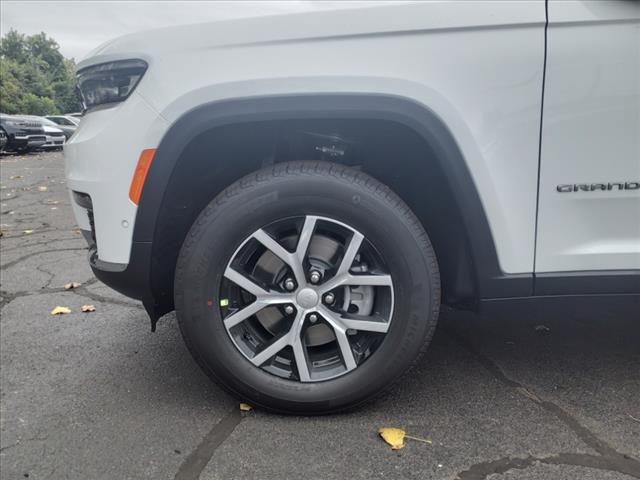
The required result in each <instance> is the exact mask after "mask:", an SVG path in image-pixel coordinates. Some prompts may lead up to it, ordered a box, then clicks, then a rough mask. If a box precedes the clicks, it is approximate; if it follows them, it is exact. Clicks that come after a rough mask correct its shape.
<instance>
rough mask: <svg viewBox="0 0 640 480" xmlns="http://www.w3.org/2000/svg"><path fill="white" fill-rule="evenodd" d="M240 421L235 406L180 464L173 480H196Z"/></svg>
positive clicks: (240, 418) (238, 412) (238, 411)
mask: <svg viewBox="0 0 640 480" xmlns="http://www.w3.org/2000/svg"><path fill="white" fill-rule="evenodd" d="M240 420H242V416H241V415H240V409H239V408H238V407H237V406H236V407H235V408H234V409H233V410H231V411H230V412H229V413H227V415H225V417H224V418H223V419H222V420H220V421H219V422H218V423H217V424H215V425H214V426H213V428H212V429H211V430H210V431H209V433H208V434H207V435H206V436H205V437H204V438H203V439H202V441H201V442H200V444H199V445H198V446H197V447H196V449H195V450H194V451H193V452H191V453H190V454H189V455H188V456H187V458H185V460H184V461H183V462H182V464H181V465H180V468H179V469H178V472H177V473H176V476H175V477H174V480H197V479H198V478H200V474H201V473H202V471H203V470H204V468H205V467H206V466H207V464H208V463H209V460H211V457H212V456H213V453H214V452H215V450H216V448H218V447H219V446H220V445H222V443H223V442H224V441H225V440H226V439H227V438H228V437H229V435H231V434H232V433H233V431H234V430H235V428H236V427H237V426H238V424H239V423H240Z"/></svg>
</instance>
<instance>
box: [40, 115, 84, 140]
mask: <svg viewBox="0 0 640 480" xmlns="http://www.w3.org/2000/svg"><path fill="white" fill-rule="evenodd" d="M56 118H62V120H58V121H59V122H60V123H58V122H57V121H55V120H53V119H51V118H50V117H41V120H42V124H43V125H45V126H49V127H53V128H57V129H59V130H62V133H64V137H65V139H66V140H69V137H70V136H71V135H73V133H74V132H75V131H76V129H77V128H78V124H77V123H73V122H72V121H71V120H67V119H66V118H64V117H63V116H62V117H56ZM63 121H65V122H66V123H63Z"/></svg>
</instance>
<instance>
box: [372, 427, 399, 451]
mask: <svg viewBox="0 0 640 480" xmlns="http://www.w3.org/2000/svg"><path fill="white" fill-rule="evenodd" d="M378 434H379V435H380V436H381V437H382V439H383V440H384V441H385V442H387V443H388V444H389V445H391V450H400V449H401V448H403V447H404V436H405V435H406V433H405V431H404V430H401V429H400V428H389V427H383V428H381V429H380V430H378Z"/></svg>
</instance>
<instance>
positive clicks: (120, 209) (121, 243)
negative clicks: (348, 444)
mask: <svg viewBox="0 0 640 480" xmlns="http://www.w3.org/2000/svg"><path fill="white" fill-rule="evenodd" d="M166 128H167V125H166V122H165V121H164V120H163V119H162V118H161V117H160V116H159V115H158V113H157V112H156V111H155V110H153V109H152V107H150V106H149V104H148V103H146V102H145V101H144V100H143V99H142V98H140V97H139V96H138V95H137V94H136V92H134V93H133V94H132V95H131V97H129V98H128V99H127V101H125V102H123V103H121V104H118V105H116V106H114V107H111V108H105V109H99V110H95V111H92V112H89V113H87V114H86V115H85V116H84V117H83V120H82V123H81V124H80V126H79V127H78V129H77V130H76V132H75V134H74V135H73V136H72V137H71V138H70V139H69V141H68V142H66V143H65V144H64V155H65V169H66V177H67V186H68V187H69V189H70V190H71V191H74V192H79V193H83V194H87V195H88V196H89V197H90V198H91V203H92V211H91V214H92V217H93V218H92V222H93V230H94V232H95V233H94V237H95V244H96V255H97V258H98V259H99V260H100V261H102V262H106V263H107V264H120V265H123V266H124V267H126V265H127V264H128V263H129V261H130V257H131V249H132V248H131V247H132V240H133V230H134V227H135V221H136V213H137V205H136V204H135V203H133V202H132V201H131V200H130V199H129V188H130V185H131V179H132V178H133V174H134V171H135V168H136V165H137V162H138V158H139V156H140V153H141V152H142V151H143V150H144V149H147V148H154V147H156V146H157V145H158V143H159V142H160V139H161V137H162V135H163V134H164V132H165V131H166ZM72 205H73V210H74V214H75V217H76V221H77V223H78V225H79V226H80V228H81V229H82V230H87V231H91V229H92V226H91V225H90V219H89V212H88V210H87V208H85V207H83V206H82V205H79V204H78V203H77V202H76V201H72ZM124 267H121V268H124Z"/></svg>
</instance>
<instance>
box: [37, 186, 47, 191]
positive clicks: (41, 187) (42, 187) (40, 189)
mask: <svg viewBox="0 0 640 480" xmlns="http://www.w3.org/2000/svg"><path fill="white" fill-rule="evenodd" d="M38 191H39V192H46V191H47V187H45V186H44V185H42V186H40V187H38Z"/></svg>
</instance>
